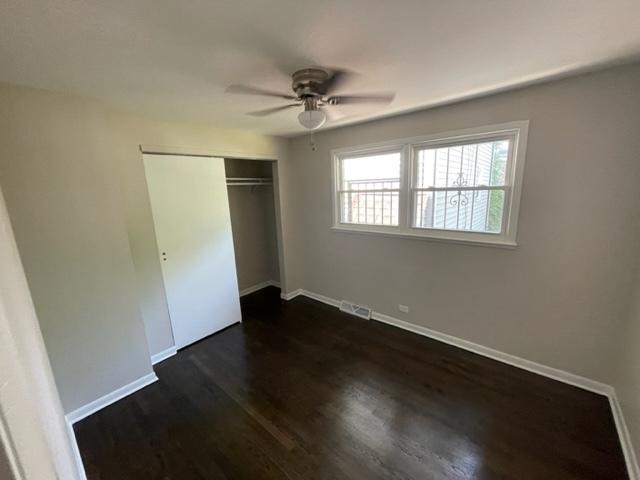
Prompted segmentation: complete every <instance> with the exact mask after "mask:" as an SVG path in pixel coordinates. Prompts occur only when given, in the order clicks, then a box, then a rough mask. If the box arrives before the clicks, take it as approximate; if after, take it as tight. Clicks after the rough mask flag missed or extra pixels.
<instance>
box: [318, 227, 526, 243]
mask: <svg viewBox="0 0 640 480" xmlns="http://www.w3.org/2000/svg"><path fill="white" fill-rule="evenodd" d="M331 230H333V231H334V232H340V233H356V234H365V235H379V236H383V237H395V238H408V239H413V240H427V241H431V242H446V243H457V244H463V245H477V246H482V247H494V248H507V249H515V248H516V247H517V246H518V244H517V243H516V242H512V241H509V240H504V239H502V238H500V237H498V238H491V237H496V236H494V235H492V234H472V235H474V237H475V238H463V235H464V234H462V235H460V236H451V235H447V233H448V232H447V233H444V232H446V231H445V230H437V232H443V233H442V234H440V233H438V234H433V233H430V231H428V230H424V231H423V230H420V231H419V232H416V231H415V230H414V229H412V230H409V231H407V230H395V231H394V230H392V229H386V228H379V229H376V228H375V227H370V226H367V227H361V226H358V225H348V224H340V225H333V226H332V227H331ZM423 232H424V233H423ZM478 235H481V236H484V235H486V236H487V237H489V238H486V239H484V238H483V239H479V238H478Z"/></svg>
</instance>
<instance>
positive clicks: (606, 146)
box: [291, 65, 640, 383]
mask: <svg viewBox="0 0 640 480" xmlns="http://www.w3.org/2000/svg"><path fill="white" fill-rule="evenodd" d="M639 85H640V66H638V65H635V66H629V67H624V68H618V69H614V70H608V71H605V72H601V73H596V74H592V75H584V76H580V77H575V78H571V79H565V80H562V81H556V82H552V83H547V84H543V85H538V86H533V87H529V88H526V89H522V90H518V91H513V92H509V93H503V94H498V95H494V96H490V97H485V98H481V99H476V100H472V101H466V102H464V103H459V104H455V105H450V106H446V107H441V108H437V109H432V110H427V111H421V112H415V113H411V114H406V115H402V116H398V117H393V118H388V119H383V120H379V121H374V122H369V123H366V124H360V125H356V126H348V127H344V128H338V129H335V130H328V131H324V132H319V133H318V134H317V136H316V142H317V150H316V151H315V152H313V151H311V149H310V148H309V145H308V138H307V137H306V136H304V137H298V138H296V139H294V140H293V142H292V146H291V159H292V162H293V164H295V168H296V170H295V172H296V175H297V182H295V183H296V184H297V185H303V186H304V189H303V190H299V191H298V194H297V196H296V202H297V203H298V204H300V205H304V211H303V212H302V211H300V212H299V216H298V225H299V228H298V229H297V232H298V235H299V236H300V238H301V239H302V241H301V242H300V243H301V245H303V252H302V256H301V257H300V261H301V262H302V264H303V272H304V277H303V280H302V284H303V286H304V288H305V289H307V290H310V291H313V292H316V293H319V294H323V295H326V296H329V297H333V298H337V299H348V300H352V301H355V302H358V303H362V304H365V305H369V306H371V307H373V308H374V310H376V311H379V312H382V313H385V314H388V315H392V316H394V317H397V318H400V319H402V320H405V321H408V322H412V323H415V324H418V325H422V326H425V327H428V328H431V329H434V330H437V331H440V332H444V333H447V334H451V335H454V336H457V337H460V338H463V339H466V340H469V341H472V342H476V343H479V344H481V345H485V346H489V347H492V348H495V349H497V350H501V351H503V352H507V353H510V354H513V355H517V356H519V357H523V358H525V359H529V360H532V361H536V362H540V363H542V364H544V365H548V366H551V367H556V368H559V369H562V370H566V371H569V372H573V373H575V374H578V375H584V376H586V377H589V378H592V379H596V380H600V381H604V382H607V383H610V382H611V381H612V370H613V367H614V363H615V360H614V356H615V355H614V354H615V352H616V349H617V348H618V345H617V342H618V340H619V338H618V336H617V332H618V328H620V325H621V324H622V322H624V319H625V318H626V315H627V310H628V306H629V301H630V295H631V284H632V278H633V276H634V271H635V257H636V255H637V246H638V241H639V240H640V231H639V218H638V214H639V212H640V209H639V208H638V207H639V206H640V188H639V187H638V185H639V180H640V159H639V152H640V135H638V125H640V108H639V107H640V88H638V86H639ZM512 120H530V122H531V123H530V129H529V142H528V152H527V160H526V168H525V175H524V187H523V194H522V204H521V208H520V224H519V232H518V243H519V247H518V248H516V249H514V250H507V249H499V248H488V247H483V246H471V245H456V244H451V243H437V242H432V241H425V240H413V239H400V238H389V237H382V236H374V235H363V234H349V233H341V232H335V231H332V230H331V229H330V226H331V223H332V218H331V163H330V161H331V160H330V153H329V152H330V150H331V149H334V148H340V147H349V146H355V145H361V144H367V143H373V142H380V141H385V140H391V139H397V138H404V137H410V136H416V135H424V134H433V133H437V132H445V131H449V130H456V129H462V128H468V127H475V126H481V125H489V124H494V123H502V122H508V121H512ZM398 304H404V305H408V306H410V308H411V311H410V313H409V314H404V313H402V312H400V311H399V310H398Z"/></svg>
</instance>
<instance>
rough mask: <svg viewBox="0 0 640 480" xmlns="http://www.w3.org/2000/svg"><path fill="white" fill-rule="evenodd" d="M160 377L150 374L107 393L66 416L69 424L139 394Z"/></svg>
mask: <svg viewBox="0 0 640 480" xmlns="http://www.w3.org/2000/svg"><path fill="white" fill-rule="evenodd" d="M157 380H158V377H156V374H155V373H153V372H152V373H149V374H147V375H145V376H144V377H141V378H139V379H137V380H134V381H133V382H131V383H129V384H127V385H125V386H123V387H120V388H118V389H117V390H114V391H113V392H111V393H107V394H106V395H104V396H102V397H100V398H98V399H97V400H94V401H93V402H90V403H87V404H86V405H84V406H83V407H80V408H77V409H76V410H73V411H72V412H69V413H67V414H66V415H65V418H66V419H67V422H69V424H71V425H73V424H74V423H76V422H79V421H80V420H82V419H83V418H86V417H88V416H89V415H91V414H92V413H95V412H97V411H98V410H102V409H103V408H105V407H108V406H109V405H111V404H112V403H115V402H117V401H118V400H120V399H122V398H124V397H126V396H128V395H131V394H132V393H134V392H137V391H138V390H140V389H141V388H144V387H146V386H147V385H151V384H152V383H154V382H156V381H157Z"/></svg>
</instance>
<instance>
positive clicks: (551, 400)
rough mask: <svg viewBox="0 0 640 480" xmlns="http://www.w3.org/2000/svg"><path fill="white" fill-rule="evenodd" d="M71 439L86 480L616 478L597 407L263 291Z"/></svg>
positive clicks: (608, 418) (588, 399) (614, 453)
mask: <svg viewBox="0 0 640 480" xmlns="http://www.w3.org/2000/svg"><path fill="white" fill-rule="evenodd" d="M242 310H243V319H244V321H243V323H242V324H240V325H235V326H232V327H230V328H228V329H226V330H223V331H222V332H219V333H218V334H216V335H213V336H211V337H209V338H207V339H204V340H203V341H201V342H198V343H196V344H194V345H192V346H190V347H188V348H186V349H184V350H181V351H180V352H179V353H178V354H177V355H176V356H174V357H172V358H170V359H168V360H166V361H164V362H162V363H161V364H159V365H157V366H156V373H157V375H158V377H159V379H160V380H159V382H156V383H155V384H153V385H150V386H149V387H146V388H145V389H143V390H141V391H139V392H137V393H135V394H133V395H131V396H129V397H127V398H125V399H123V400H121V401H120V402H117V403H116V404H114V405H111V406H110V407H107V408H105V409H103V410H101V411H100V412H98V413H96V414H94V415H92V416H91V417H89V418H87V419H85V420H83V421H82V422H79V423H78V424H76V426H75V431H76V436H77V438H78V444H79V447H80V450H81V453H82V457H83V459H84V462H85V465H86V470H87V474H88V477H89V480H111V479H113V480H128V479H136V480H141V479H158V480H192V479H193V480H196V479H221V480H236V479H266V480H269V479H304V480H316V479H320V480H325V479H326V480H329V479H367V480H370V479H380V480H386V479H404V480H418V479H420V480H422V479H430V480H431V479H433V480H463V479H492V480H493V479H513V480H540V479H544V480H555V479H557V480H571V479H573V480H596V479H598V480H609V479H611V480H613V479H615V480H619V479H626V478H628V476H627V474H626V470H625V464H624V457H623V454H622V450H621V447H620V442H619V439H618V436H617V433H616V429H615V424H614V421H613V417H612V415H611V411H610V407H609V404H608V400H607V399H606V398H605V397H603V396H600V395H596V394H593V393H590V392H586V391H584V390H581V389H578V388H575V387H572V386H569V385H566V384H562V383H560V382H557V381H554V380H550V379H548V378H545V377H542V376H539V375H535V374H533V373H531V372H527V371H524V370H520V369H517V368H515V367H511V366H509V365H505V364H502V363H500V362H496V361H494V360H490V359H487V358H485V357H481V356H479V355H476V354H473V353H470V352H467V351H464V350H461V349H458V348H455V347H452V346H450V345H446V344H443V343H441V342H437V341H434V340H431V339H428V338H424V337H421V336H419V335H416V334H412V333H409V332H405V331H402V330H400V329H397V328H394V327H391V326H388V325H385V324H381V323H378V322H375V321H366V320H362V319H359V318H356V317H353V316H348V315H346V314H344V313H342V312H339V311H338V310H337V309H335V308H333V307H330V306H327V305H324V304H321V303H318V302H316V301H314V300H310V299H307V298H303V297H298V298H296V299H295V300H293V301H290V302H284V301H282V300H280V298H279V291H278V290H277V289H275V288H267V289H264V290H262V291H259V292H256V293H254V294H252V295H248V296H246V297H244V298H243V299H242Z"/></svg>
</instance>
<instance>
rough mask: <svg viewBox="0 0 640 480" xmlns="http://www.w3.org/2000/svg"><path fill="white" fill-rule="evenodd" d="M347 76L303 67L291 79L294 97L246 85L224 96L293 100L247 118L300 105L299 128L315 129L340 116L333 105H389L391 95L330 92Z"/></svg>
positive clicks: (238, 86) (232, 88)
mask: <svg viewBox="0 0 640 480" xmlns="http://www.w3.org/2000/svg"><path fill="white" fill-rule="evenodd" d="M349 76H350V74H349V73H348V72H347V71H345V70H331V71H328V70H325V69H321V68H304V69H302V70H298V71H296V72H295V73H294V74H293V75H292V76H291V77H292V83H291V88H292V90H293V92H294V93H295V95H288V94H283V93H279V92H272V91H269V90H264V89H261V88H256V87H250V86H246V85H231V86H229V87H228V88H227V92H228V93H241V94H245V95H263V96H268V97H277V98H281V99H284V100H294V101H296V103H290V104H288V105H283V106H279V107H274V108H268V109H266V110H259V111H257V112H251V113H250V114H249V115H254V116H260V117H261V116H265V115H271V114H273V113H277V112H280V111H282V110H286V109H288V108H293V107H299V106H303V105H304V111H303V112H301V113H299V114H298V121H299V122H300V125H302V126H303V127H305V128H307V129H309V130H315V129H317V128H320V127H321V126H322V125H324V124H325V122H326V121H327V119H329V120H336V119H339V118H340V117H341V116H342V115H341V114H340V112H337V111H335V109H334V107H335V106H336V105H345V104H361V103H389V102H391V101H392V100H393V98H394V94H393V93H382V94H372V95H339V96H335V95H332V93H333V92H334V91H335V90H337V89H338V88H339V87H340V86H341V85H342V84H343V83H344V82H345V81H346V80H347V79H348V78H349Z"/></svg>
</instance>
